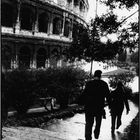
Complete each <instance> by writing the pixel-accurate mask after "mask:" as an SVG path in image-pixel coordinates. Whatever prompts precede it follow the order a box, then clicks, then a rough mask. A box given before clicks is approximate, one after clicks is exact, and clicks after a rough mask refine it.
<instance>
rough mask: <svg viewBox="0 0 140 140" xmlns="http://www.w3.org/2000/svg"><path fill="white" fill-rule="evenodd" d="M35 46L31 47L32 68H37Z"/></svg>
mask: <svg viewBox="0 0 140 140" xmlns="http://www.w3.org/2000/svg"><path fill="white" fill-rule="evenodd" d="M35 47H36V46H33V50H32V68H37V62H36V55H37V54H36V48H35Z"/></svg>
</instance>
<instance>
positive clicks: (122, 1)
mask: <svg viewBox="0 0 140 140" xmlns="http://www.w3.org/2000/svg"><path fill="white" fill-rule="evenodd" d="M100 1H101V2H102V3H104V4H106V6H109V7H110V9H109V10H108V13H107V14H103V15H102V16H100V17H99V16H96V18H95V19H94V20H93V19H92V20H91V22H90V23H89V26H88V28H83V27H82V26H81V25H80V26H79V25H78V26H77V27H76V28H75V33H76V35H75V36H74V37H73V42H72V44H71V46H70V47H69V48H68V49H67V50H66V51H65V55H66V57H67V60H69V61H72V62H73V61H81V60H83V59H84V60H86V61H87V62H92V61H93V60H94V61H102V62H106V60H107V61H108V60H112V59H114V58H115V57H116V55H117V54H118V55H120V54H122V53H123V51H124V50H125V49H126V48H128V47H129V48H130V51H133V49H135V48H137V47H138V23H137V22H133V23H129V25H127V26H123V25H124V23H125V22H126V21H127V19H129V18H130V17H131V16H133V15H134V14H135V13H136V12H137V11H136V12H135V13H133V14H131V15H130V16H128V17H125V18H123V19H121V20H119V19H118V16H117V15H115V14H114V11H113V8H115V7H121V8H122V9H123V8H131V7H133V6H134V5H135V4H137V1H135V0H133V2H131V1H130V0H108V1H106V0H100ZM112 34H117V40H116V41H112V40H111V39H109V38H108V35H112ZM102 37H106V38H107V41H106V42H102V41H101V38H102Z"/></svg>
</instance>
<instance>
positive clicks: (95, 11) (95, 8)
mask: <svg viewBox="0 0 140 140" xmlns="http://www.w3.org/2000/svg"><path fill="white" fill-rule="evenodd" d="M97 7H98V0H96V8H95V19H96V17H97ZM94 24H95V22H94ZM93 28H95V26H93ZM93 45H95V43H94V39H93ZM91 59H92V58H91ZM92 69H93V60H91V68H90V79H91V78H92Z"/></svg>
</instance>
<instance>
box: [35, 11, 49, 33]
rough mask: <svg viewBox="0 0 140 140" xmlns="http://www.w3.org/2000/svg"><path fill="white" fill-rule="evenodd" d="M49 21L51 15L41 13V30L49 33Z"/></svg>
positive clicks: (39, 21)
mask: <svg viewBox="0 0 140 140" xmlns="http://www.w3.org/2000/svg"><path fill="white" fill-rule="evenodd" d="M48 21H49V17H48V15H47V14H46V13H42V14H40V15H39V19H38V23H39V32H44V33H47V31H48Z"/></svg>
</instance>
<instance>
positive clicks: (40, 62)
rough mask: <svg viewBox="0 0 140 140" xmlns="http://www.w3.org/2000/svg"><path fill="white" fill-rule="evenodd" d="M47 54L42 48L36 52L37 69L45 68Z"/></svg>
mask: <svg viewBox="0 0 140 140" xmlns="http://www.w3.org/2000/svg"><path fill="white" fill-rule="evenodd" d="M46 54H47V52H46V50H45V49H44V48H40V49H39V50H38V51H37V68H42V67H43V68H45V62H46V58H47V55H46Z"/></svg>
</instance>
